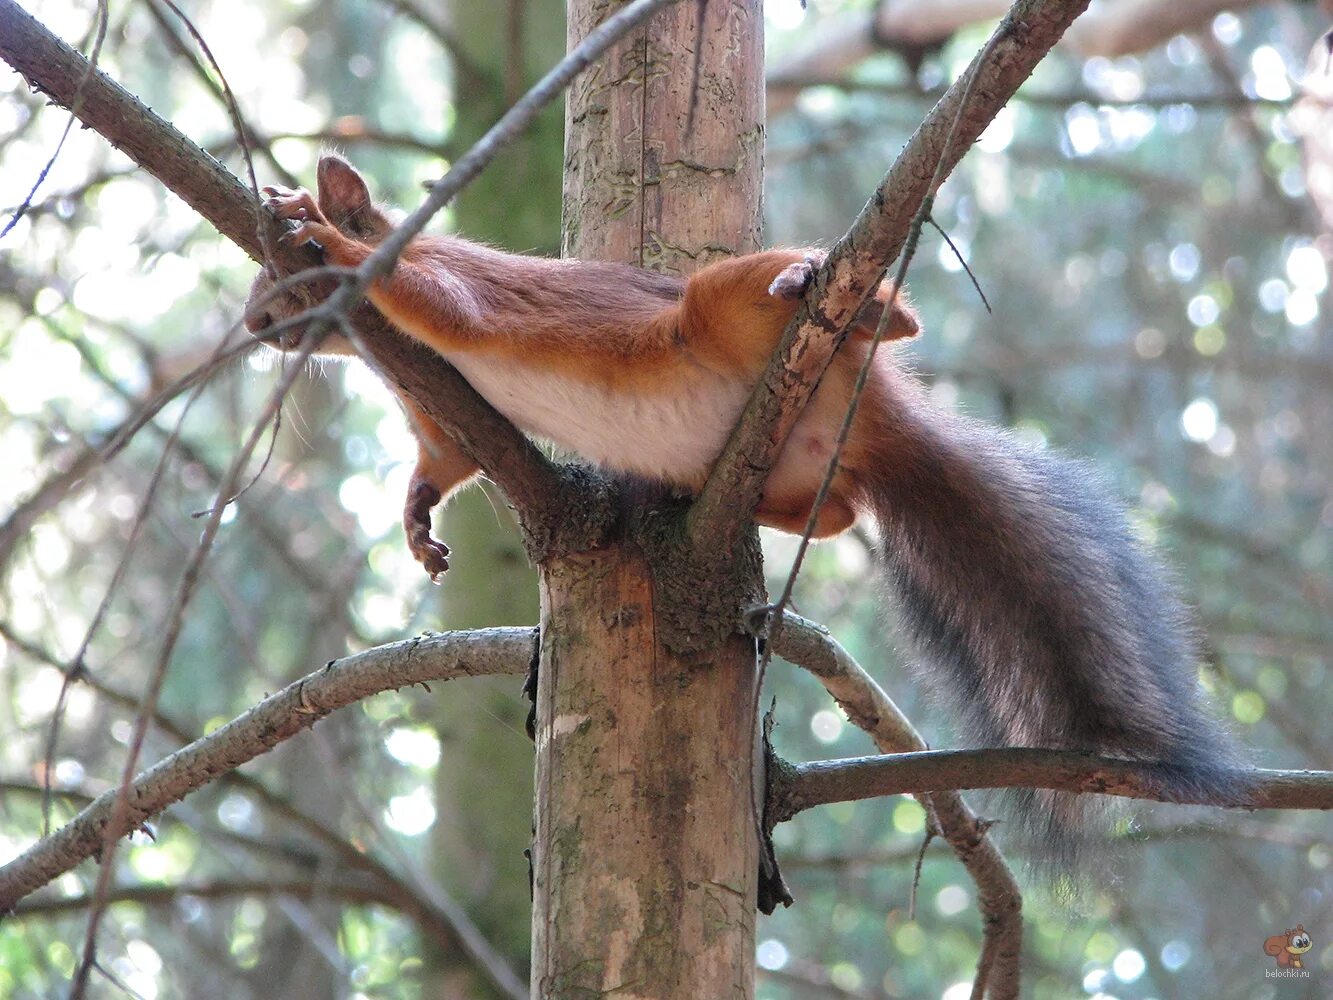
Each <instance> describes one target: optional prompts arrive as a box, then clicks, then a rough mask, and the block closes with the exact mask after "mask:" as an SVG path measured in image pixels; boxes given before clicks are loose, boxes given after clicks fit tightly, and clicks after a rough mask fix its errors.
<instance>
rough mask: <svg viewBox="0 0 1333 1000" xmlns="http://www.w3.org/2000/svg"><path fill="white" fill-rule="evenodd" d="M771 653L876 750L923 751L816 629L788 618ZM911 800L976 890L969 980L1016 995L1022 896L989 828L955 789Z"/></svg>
mask: <svg viewBox="0 0 1333 1000" xmlns="http://www.w3.org/2000/svg"><path fill="white" fill-rule="evenodd" d="M774 651H775V652H776V653H777V654H778V655H779V656H781V657H783V659H785V660H787V661H789V662H791V663H794V664H796V665H797V666H799V667H803V668H805V669H806V670H809V671H810V672H811V673H812V674H814V675H815V676H816V677H818V678H819V680H820V683H822V684H823V685H824V687H825V689H826V690H827V691H828V693H829V694H831V695H832V696H833V697H834V699H835V700H836V701H837V702H838V705H839V707H840V708H842V710H843V711H844V712H845V713H846V715H847V718H848V719H850V720H851V722H852V724H853V725H855V726H857V727H859V728H861V729H863V730H865V732H867V733H868V734H869V735H870V737H871V739H873V740H874V741H875V746H877V747H878V748H879V750H880V751H881V752H882V753H886V754H897V753H906V752H913V751H922V750H926V749H927V747H926V741H925V740H923V739H922V738H921V734H920V733H918V732H917V731H916V727H915V726H913V725H912V723H911V721H910V720H909V719H908V718H907V716H906V715H904V714H903V713H902V710H901V709H899V708H898V706H897V705H896V704H894V702H893V700H892V699H891V698H890V697H889V696H888V694H886V693H885V691H884V689H883V688H881V687H880V686H879V684H878V683H876V681H875V679H874V678H873V677H871V676H870V675H869V674H868V673H866V672H865V670H864V669H863V668H862V667H861V665H860V664H859V663H857V662H856V661H855V660H854V659H853V658H852V656H851V654H850V653H848V652H847V650H846V649H844V648H843V647H842V645H841V643H839V642H838V641H837V640H836V639H835V638H833V636H832V635H831V634H830V633H829V631H828V629H826V628H824V627H823V626H822V625H818V624H816V623H815V622H812V621H808V620H807V619H805V618H802V617H800V616H799V615H794V614H791V613H788V614H787V615H786V616H784V618H783V625H782V628H781V629H779V630H778V633H777V635H776V637H775V650H774ZM772 773H773V772H770V774H772ZM770 794H772V792H771V791H770ZM916 797H917V799H918V801H920V802H921V805H922V807H923V808H924V809H925V810H926V815H927V817H928V818H929V821H930V822H931V824H932V825H934V826H936V827H938V829H939V833H940V835H941V836H942V837H943V838H944V839H945V840H946V841H947V842H948V844H949V846H950V848H952V849H953V852H954V854H955V856H956V857H957V858H958V860H959V861H960V862H961V863H962V865H963V867H964V868H966V869H967V873H968V875H969V876H970V877H971V878H972V881H973V882H974V883H975V884H976V887H977V906H978V908H979V909H980V911H981V917H982V937H983V948H982V956H981V960H980V961H979V962H978V963H977V982H978V983H979V984H984V988H987V989H989V991H990V993H989V995H990V996H991V997H993V998H1003V997H1017V996H1018V992H1019V982H1020V969H1019V965H1018V962H1019V958H1020V957H1021V955H1022V951H1023V896H1022V893H1021V892H1020V890H1019V888H1018V883H1017V882H1016V881H1015V879H1014V876H1013V873H1012V872H1010V871H1009V865H1008V863H1007V862H1006V861H1005V859H1004V855H1003V854H1001V853H1000V849H999V848H998V847H996V846H995V842H994V841H993V840H991V838H990V837H989V836H988V835H987V830H988V826H989V824H987V823H986V822H985V821H984V820H982V819H981V818H980V817H978V816H977V815H976V813H974V812H973V811H972V809H971V807H970V806H968V804H967V803H966V802H964V801H963V797H962V796H961V795H960V794H958V793H957V792H918V793H917V795H916ZM770 801H772V800H770ZM983 992H984V990H983Z"/></svg>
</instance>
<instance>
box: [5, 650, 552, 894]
mask: <svg viewBox="0 0 1333 1000" xmlns="http://www.w3.org/2000/svg"><path fill="white" fill-rule="evenodd" d="M534 641H535V633H534V631H533V630H532V629H529V628H495V629H479V630H476V631H471V632H444V633H438V634H427V635H424V636H420V637H418V638H416V639H407V640H404V641H402V642H395V643H390V644H389V645H386V646H379V647H376V648H375V649H370V650H367V651H365V652H364V653H357V654H355V655H353V656H347V657H344V658H343V659H341V660H333V661H331V662H330V663H329V664H328V665H327V666H325V667H323V668H322V669H320V670H317V671H315V672H314V673H311V674H308V675H307V676H305V677H303V678H301V679H300V680H298V681H295V682H293V683H292V684H289V685H288V686H287V687H285V688H283V689H282V690H281V691H279V692H278V693H276V694H273V695H270V696H269V697H268V698H265V699H264V700H263V701H262V702H260V703H259V704H258V705H256V706H255V707H254V708H252V709H250V711H248V712H246V713H245V714H244V715H241V716H238V717H237V718H235V719H233V720H232V721H231V722H229V723H227V724H226V725H225V726H222V727H220V728H218V729H216V730H214V731H213V732H212V733H209V734H208V735H207V736H204V737H201V738H200V739H198V740H195V741H194V742H193V743H191V744H190V745H189V746H187V747H184V748H182V749H181V750H178V751H176V752H175V753H173V754H171V755H170V756H168V757H166V758H164V759H163V760H161V761H159V762H158V763H157V764H154V765H153V766H152V767H150V768H148V769H147V770H146V771H144V772H142V773H141V774H139V775H138V776H137V777H136V778H135V779H134V781H133V782H132V783H131V785H130V789H129V797H128V809H127V810H125V813H126V815H125V816H124V819H123V821H122V822H121V823H120V824H119V825H118V827H117V828H116V829H115V830H114V832H112V833H110V835H112V836H115V837H120V836H124V835H125V834H127V833H129V832H131V831H133V830H137V829H139V828H140V827H141V826H142V825H143V824H144V823H145V822H146V821H147V820H148V819H149V818H150V817H152V816H154V815H156V814H157V813H159V812H161V811H162V810H163V809H165V808H166V807H167V806H169V805H171V803H173V802H177V801H179V800H180V799H182V798H184V797H185V796H186V795H188V794H189V793H190V792H192V791H194V790H196V789H198V788H201V787H202V786H204V785H206V784H208V783H209V782H210V781H212V780H214V779H215V778H216V777H218V776H219V775H221V774H224V773H226V772H228V771H231V770H232V769H234V768H236V767H239V766H240V765H241V764H244V763H245V762H246V761H249V760H253V759H254V758H255V757H258V756H260V755H261V754H263V753H266V752H268V751H269V750H271V749H273V748H274V747H275V746H277V745H278V744H279V743H281V742H283V741H284V740H287V739H290V738H291V737H292V736H295V735H296V734H297V733H299V732H301V731H302V730H304V729H309V728H310V727H312V726H313V725H314V724H315V723H316V722H318V721H319V720H320V719H322V718H324V717H325V716H326V715H328V714H330V713H331V712H334V711H336V710H337V709H339V708H342V707H344V706H346V705H350V704H352V703H353V702H355V701H359V700H360V699H362V698H367V697H369V696H370V695H372V694H378V693H379V692H381V691H388V690H391V689H394V688H401V687H408V686H411V685H413V684H425V683H427V682H428V681H435V680H450V679H452V678H454V677H476V676H483V675H487V674H503V673H517V672H521V671H522V670H523V669H524V668H525V667H526V665H527V663H529V662H530V661H531V659H532V655H533V643H534ZM117 793H118V789H113V790H111V791H108V792H106V793H104V794H102V795H100V796H99V797H98V798H97V800H96V801H94V802H93V803H92V805H90V806H88V807H87V808H86V809H84V810H82V811H81V812H80V813H79V815H78V816H76V817H75V818H74V819H73V820H71V821H70V822H69V823H67V824H66V825H65V826H63V827H62V828H61V829H59V830H57V831H56V832H55V833H54V834H52V835H51V836H50V837H47V838H45V839H44V840H42V841H40V842H38V843H37V844H35V845H34V846H33V847H31V848H30V849H29V850H27V851H25V852H24V853H23V854H21V855H20V856H19V857H17V858H15V859H14V860H13V861H10V862H9V863H8V864H5V865H4V866H0V913H4V912H7V911H8V910H11V909H13V907H14V905H15V904H16V903H17V902H18V901H19V900H20V899H22V898H23V897H24V896H26V895H27V894H28V893H30V892H32V891H33V890H34V889H37V888H38V887H40V886H42V885H45V884H46V883H48V882H50V881H51V880H52V879H54V878H57V877H58V876H60V875H62V874H64V873H65V872H67V871H69V870H70V869H72V868H73V867H74V866H75V865H77V864H78V863H79V862H81V861H83V860H84V859H85V858H88V857H92V856H93V855H94V854H95V853H96V852H97V850H98V849H99V847H100V846H101V844H102V842H103V838H104V837H105V836H107V835H108V831H106V829H105V827H106V824H107V822H108V820H109V819H110V817H111V815H112V813H113V810H114V808H115V804H116V799H117Z"/></svg>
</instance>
